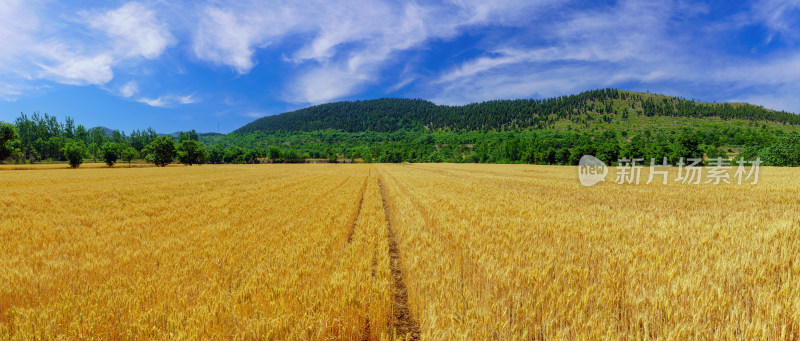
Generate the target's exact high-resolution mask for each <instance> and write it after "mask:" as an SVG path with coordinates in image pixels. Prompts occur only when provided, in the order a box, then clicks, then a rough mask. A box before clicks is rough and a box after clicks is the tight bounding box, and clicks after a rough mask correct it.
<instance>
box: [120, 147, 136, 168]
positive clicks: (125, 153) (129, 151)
mask: <svg viewBox="0 0 800 341" xmlns="http://www.w3.org/2000/svg"><path fill="white" fill-rule="evenodd" d="M136 153H137V152H136V148H133V147H124V148H123V149H122V154H120V156H121V158H122V159H123V160H125V162H127V163H128V167H130V165H131V161H133V159H135V158H136Z"/></svg>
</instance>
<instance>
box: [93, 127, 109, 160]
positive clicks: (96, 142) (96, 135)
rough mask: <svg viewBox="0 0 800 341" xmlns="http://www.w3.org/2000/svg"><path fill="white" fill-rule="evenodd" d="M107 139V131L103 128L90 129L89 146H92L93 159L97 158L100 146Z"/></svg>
mask: <svg viewBox="0 0 800 341" xmlns="http://www.w3.org/2000/svg"><path fill="white" fill-rule="evenodd" d="M105 141H106V132H105V130H103V128H100V127H94V128H92V129H89V146H90V147H91V152H92V159H94V160H97V152H99V151H100V150H99V147H100V146H102V145H103V143H104V142H105Z"/></svg>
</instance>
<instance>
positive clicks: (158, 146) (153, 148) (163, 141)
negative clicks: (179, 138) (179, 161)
mask: <svg viewBox="0 0 800 341" xmlns="http://www.w3.org/2000/svg"><path fill="white" fill-rule="evenodd" d="M144 152H145V154H147V160H148V161H150V162H152V163H153V164H155V165H156V166H157V167H164V166H166V165H168V164H170V163H172V161H173V160H175V156H176V150H175V140H174V139H173V138H172V137H170V136H159V137H157V138H156V139H155V140H153V142H150V144H148V145H147V146H146V147H144Z"/></svg>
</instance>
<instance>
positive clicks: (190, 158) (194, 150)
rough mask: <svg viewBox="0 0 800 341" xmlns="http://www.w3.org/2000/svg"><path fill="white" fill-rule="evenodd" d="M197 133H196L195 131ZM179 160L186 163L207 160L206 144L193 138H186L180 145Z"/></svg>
mask: <svg viewBox="0 0 800 341" xmlns="http://www.w3.org/2000/svg"><path fill="white" fill-rule="evenodd" d="M195 134H196V133H195ZM177 152H178V160H179V161H180V162H181V163H182V164H185V165H189V166H191V165H193V164H198V165H199V164H202V163H205V162H206V159H207V158H208V153H207V152H206V145H204V144H203V143H201V142H197V141H196V140H192V139H184V140H183V141H181V143H180V144H179V145H178V149H177Z"/></svg>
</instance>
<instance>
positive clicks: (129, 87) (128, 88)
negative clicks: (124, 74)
mask: <svg viewBox="0 0 800 341" xmlns="http://www.w3.org/2000/svg"><path fill="white" fill-rule="evenodd" d="M138 93H139V85H138V84H136V82H135V81H130V82H127V83H125V84H124V85H123V86H122V87H121V88H120V89H119V94H120V95H122V97H133V96H134V95H136V94H138Z"/></svg>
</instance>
